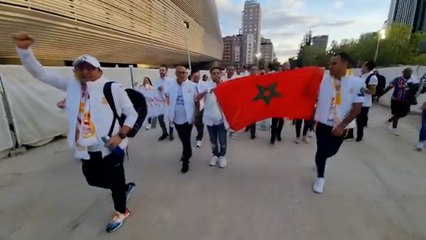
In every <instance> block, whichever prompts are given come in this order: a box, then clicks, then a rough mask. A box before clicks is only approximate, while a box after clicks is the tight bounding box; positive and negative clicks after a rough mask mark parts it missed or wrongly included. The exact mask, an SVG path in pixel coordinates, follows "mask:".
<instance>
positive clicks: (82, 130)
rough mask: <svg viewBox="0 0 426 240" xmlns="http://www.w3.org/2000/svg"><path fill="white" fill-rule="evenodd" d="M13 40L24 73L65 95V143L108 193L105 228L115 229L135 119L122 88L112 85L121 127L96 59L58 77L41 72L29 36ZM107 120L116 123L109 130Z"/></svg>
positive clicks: (124, 212) (121, 214) (86, 58)
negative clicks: (111, 205)
mask: <svg viewBox="0 0 426 240" xmlns="http://www.w3.org/2000/svg"><path fill="white" fill-rule="evenodd" d="M12 37H13V39H14V41H15V44H16V47H17V53H18V55H19V57H20V58H21V62H22V64H23V66H24V67H25V68H26V69H27V71H28V72H29V73H30V74H31V75H32V76H33V77H34V78H36V79H38V80H40V81H42V82H44V83H46V84H49V85H52V86H53V87H56V88H58V89H60V90H63V91H66V92H67V96H66V107H65V108H64V109H65V111H66V112H67V115H68V122H69V132H68V145H69V147H70V148H71V149H73V150H74V153H75V157H76V158H78V159H82V163H83V164H82V170H83V174H84V176H85V177H86V180H87V182H88V184H89V185H91V186H95V187H100V188H106V189H110V190H111V192H112V199H113V202H114V208H115V212H114V215H113V218H112V220H111V221H110V223H109V224H108V226H107V228H106V230H107V232H113V231H115V230H117V229H119V228H120V227H121V226H122V224H123V222H124V220H126V219H127V218H128V217H129V216H130V211H129V210H128V209H127V207H126V204H127V203H126V202H127V197H128V194H129V193H130V191H131V190H132V189H133V187H134V186H135V185H134V183H129V184H126V182H125V175H124V167H123V160H124V150H123V149H125V148H126V147H127V145H128V139H127V137H126V136H127V134H128V132H129V131H130V130H131V129H132V127H133V125H134V124H135V122H136V120H137V117H138V113H137V112H136V110H135V109H134V107H133V104H132V102H131V101H130V99H129V97H128V95H127V93H126V92H125V90H124V88H123V87H122V86H121V85H119V84H112V86H111V91H112V94H113V96H114V99H115V101H114V102H115V106H116V109H117V113H118V114H119V115H121V114H124V115H126V120H125V122H124V124H123V126H122V127H120V125H119V123H118V121H113V119H114V114H113V112H112V110H111V107H110V106H109V104H108V102H107V100H106V99H105V96H104V94H103V88H104V85H105V84H106V83H107V82H110V80H109V79H107V78H106V77H104V75H103V72H102V70H101V65H100V63H99V61H98V60H97V59H96V58H94V57H92V56H90V55H82V56H80V57H79V58H77V59H76V60H75V61H74V63H73V66H74V73H75V76H74V77H69V76H63V75H60V74H59V73H57V72H54V71H49V70H48V69H45V68H43V66H42V65H41V64H40V63H39V62H38V61H37V59H36V58H35V57H34V55H33V53H32V51H31V48H30V47H31V45H33V43H34V39H33V38H32V37H31V36H30V35H28V34H27V33H16V34H13V35H12ZM112 122H115V125H114V126H112ZM111 129H112V132H111V131H110V130H111ZM110 132H111V133H112V134H111V135H109V133H110ZM108 137H109V140H108ZM103 140H106V141H107V142H106V143H104V141H103Z"/></svg>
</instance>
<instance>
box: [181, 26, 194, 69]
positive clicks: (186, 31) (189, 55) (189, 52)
mask: <svg viewBox="0 0 426 240" xmlns="http://www.w3.org/2000/svg"><path fill="white" fill-rule="evenodd" d="M183 23H184V24H185V40H186V49H187V53H188V68H189V71H190V72H191V71H192V67H191V51H190V50H189V39H188V29H189V22H188V21H186V20H185V21H183Z"/></svg>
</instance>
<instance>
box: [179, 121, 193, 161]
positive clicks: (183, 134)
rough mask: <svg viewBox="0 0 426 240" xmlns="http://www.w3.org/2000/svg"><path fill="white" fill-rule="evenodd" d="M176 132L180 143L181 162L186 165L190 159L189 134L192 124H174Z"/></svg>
mask: <svg viewBox="0 0 426 240" xmlns="http://www.w3.org/2000/svg"><path fill="white" fill-rule="evenodd" d="M175 127H176V131H177V132H178V135H179V139H180V141H181V142H182V148H183V150H182V158H181V160H182V162H183V163H188V162H189V159H190V158H191V157H192V146H191V132H192V124H189V123H184V124H181V125H179V124H176V123H175Z"/></svg>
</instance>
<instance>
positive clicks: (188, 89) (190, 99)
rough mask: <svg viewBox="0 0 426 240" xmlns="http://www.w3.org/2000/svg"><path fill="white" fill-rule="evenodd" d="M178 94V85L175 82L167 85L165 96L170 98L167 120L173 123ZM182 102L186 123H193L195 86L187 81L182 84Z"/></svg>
mask: <svg viewBox="0 0 426 240" xmlns="http://www.w3.org/2000/svg"><path fill="white" fill-rule="evenodd" d="M178 93H179V83H178V82H177V81H176V80H175V81H173V82H171V83H170V84H169V85H168V88H167V94H168V96H169V98H170V105H169V120H170V122H173V121H174V119H175V110H176V100H177V97H178ZM182 94H183V101H184V104H185V114H186V118H187V121H188V123H190V124H192V123H193V122H194V114H195V97H196V96H197V94H198V92H197V84H195V83H194V82H191V81H189V80H185V82H183V83H182Z"/></svg>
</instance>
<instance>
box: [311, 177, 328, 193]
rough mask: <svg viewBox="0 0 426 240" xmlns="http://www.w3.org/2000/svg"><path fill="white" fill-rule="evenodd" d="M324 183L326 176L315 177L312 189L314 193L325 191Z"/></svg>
mask: <svg viewBox="0 0 426 240" xmlns="http://www.w3.org/2000/svg"><path fill="white" fill-rule="evenodd" d="M324 184H325V180H324V178H317V179H315V182H314V185H313V186H312V190H313V191H314V193H318V194H321V193H323V191H324Z"/></svg>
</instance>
